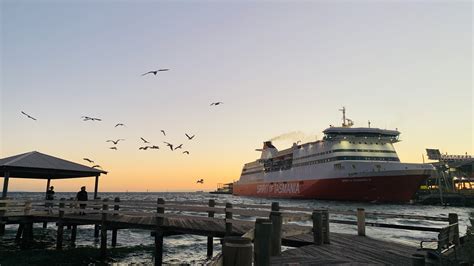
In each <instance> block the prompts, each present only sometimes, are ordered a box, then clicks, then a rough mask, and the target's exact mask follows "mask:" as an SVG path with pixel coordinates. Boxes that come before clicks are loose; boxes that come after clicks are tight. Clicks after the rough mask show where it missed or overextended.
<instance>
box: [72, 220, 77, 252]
mask: <svg viewBox="0 0 474 266" xmlns="http://www.w3.org/2000/svg"><path fill="white" fill-rule="evenodd" d="M76 235H77V225H76V224H74V225H72V229H71V247H75V246H76Z"/></svg>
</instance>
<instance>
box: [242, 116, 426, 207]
mask: <svg viewBox="0 0 474 266" xmlns="http://www.w3.org/2000/svg"><path fill="white" fill-rule="evenodd" d="M342 111H343V123H342V126H340V127H335V126H331V127H329V128H327V129H326V130H324V131H323V133H324V137H323V139H322V140H318V141H314V142H309V143H305V144H297V143H294V144H293V146H292V147H290V148H288V149H285V150H281V151H278V149H277V148H276V147H275V146H273V144H272V142H270V141H266V142H264V144H263V148H262V149H261V152H262V153H261V156H260V159H258V160H256V161H254V162H250V163H247V164H245V165H244V167H243V169H242V174H241V177H240V180H239V181H237V182H235V183H234V191H233V193H234V195H247V196H262V197H282V198H315V199H328V200H361V201H392V202H404V201H409V200H410V199H411V198H412V197H413V195H414V194H415V192H416V191H417V190H418V188H419V186H420V185H421V184H422V183H423V181H424V180H425V179H426V178H427V177H428V176H429V175H430V174H431V172H432V170H433V169H434V168H433V166H432V165H429V164H416V163H401V162H400V159H399V157H398V155H397V153H396V151H395V148H394V146H393V144H394V143H396V142H398V141H399V139H398V137H399V135H400V132H399V131H398V130H386V129H379V128H370V127H366V128H362V127H352V126H353V124H354V123H353V122H352V120H350V119H347V118H346V117H345V108H343V109H342Z"/></svg>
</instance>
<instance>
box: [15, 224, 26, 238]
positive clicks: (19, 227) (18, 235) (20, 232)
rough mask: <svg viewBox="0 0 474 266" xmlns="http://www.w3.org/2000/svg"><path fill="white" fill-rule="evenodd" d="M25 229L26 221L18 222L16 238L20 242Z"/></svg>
mask: <svg viewBox="0 0 474 266" xmlns="http://www.w3.org/2000/svg"><path fill="white" fill-rule="evenodd" d="M23 229H25V224H24V223H21V224H18V230H17V231H16V236H15V240H16V241H18V242H19V241H20V240H21V236H22V235H23Z"/></svg>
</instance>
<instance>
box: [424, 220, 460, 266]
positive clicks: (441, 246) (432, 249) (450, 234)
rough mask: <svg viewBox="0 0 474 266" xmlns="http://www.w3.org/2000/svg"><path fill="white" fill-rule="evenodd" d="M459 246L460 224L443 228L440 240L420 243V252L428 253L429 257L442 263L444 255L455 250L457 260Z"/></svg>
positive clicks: (439, 236)
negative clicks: (457, 247)
mask: <svg viewBox="0 0 474 266" xmlns="http://www.w3.org/2000/svg"><path fill="white" fill-rule="evenodd" d="M458 245H459V225H458V223H453V224H450V225H449V226H446V227H443V228H441V230H440V232H439V234H438V239H435V240H423V241H421V242H420V248H419V249H418V250H422V251H427V254H428V256H431V257H435V258H436V259H438V260H439V261H440V262H442V258H443V256H444V255H447V254H448V252H451V251H453V250H454V255H455V258H456V259H457V254H456V246H458Z"/></svg>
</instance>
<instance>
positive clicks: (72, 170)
mask: <svg viewBox="0 0 474 266" xmlns="http://www.w3.org/2000/svg"><path fill="white" fill-rule="evenodd" d="M101 174H107V172H106V171H103V170H100V169H96V168H92V167H89V166H85V165H81V164H78V163H73V162H70V161H67V160H64V159H60V158H57V157H53V156H51V155H47V154H44V153H41V152H37V151H32V152H28V153H23V154H19V155H14V156H10V157H6V158H2V159H0V176H1V177H3V190H2V197H1V198H3V199H4V198H6V197H7V193H8V181H9V179H10V178H30V179H45V180H47V182H46V191H47V190H48V188H49V185H50V182H51V179H66V178H80V177H95V185H94V199H95V198H97V192H98V188H99V176H100V175H101Z"/></svg>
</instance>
